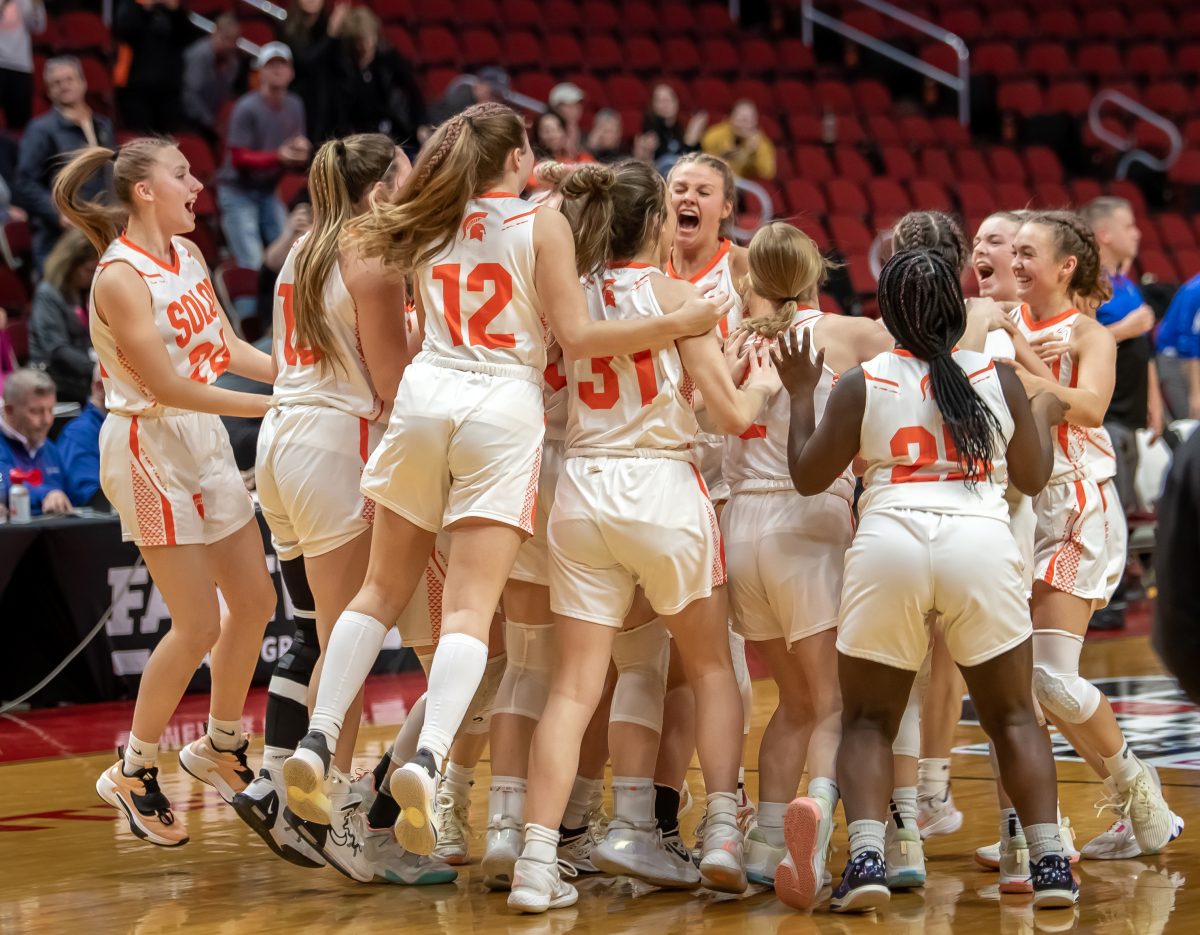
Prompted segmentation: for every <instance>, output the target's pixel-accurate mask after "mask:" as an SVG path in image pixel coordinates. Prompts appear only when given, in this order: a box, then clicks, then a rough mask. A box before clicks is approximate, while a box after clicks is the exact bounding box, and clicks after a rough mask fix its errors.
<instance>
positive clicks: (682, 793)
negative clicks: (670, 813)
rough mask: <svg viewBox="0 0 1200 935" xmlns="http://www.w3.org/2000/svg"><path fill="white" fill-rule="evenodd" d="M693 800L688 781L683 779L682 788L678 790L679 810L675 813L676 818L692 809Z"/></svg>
mask: <svg viewBox="0 0 1200 935" xmlns="http://www.w3.org/2000/svg"><path fill="white" fill-rule="evenodd" d="M694 804H695V801H694V800H693V799H692V787H691V786H689V785H688V781H687V780H686V779H685V780H684V781H683V788H682V789H680V790H679V811H678V812H677V813H676V815H675V817H676V818H682V817H683V816H684V815H686V814H687V813H688V812H690V811H691V810H692V806H693V805H694Z"/></svg>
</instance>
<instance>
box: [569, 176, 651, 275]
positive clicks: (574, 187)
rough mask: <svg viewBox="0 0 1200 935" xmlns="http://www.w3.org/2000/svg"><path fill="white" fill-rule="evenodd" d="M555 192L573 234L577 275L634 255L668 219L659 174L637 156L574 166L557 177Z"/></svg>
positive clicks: (588, 272)
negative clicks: (566, 172)
mask: <svg viewBox="0 0 1200 935" xmlns="http://www.w3.org/2000/svg"><path fill="white" fill-rule="evenodd" d="M559 192H560V193H561V194H562V197H563V208H562V210H563V214H565V215H566V218H567V220H568V221H569V222H570V224H571V230H572V232H573V233H574V235H575V266H576V271H577V272H578V273H579V275H580V276H589V275H592V274H594V273H598V272H599V271H600V270H602V269H603V268H604V265H605V264H606V263H609V262H611V261H613V260H629V259H632V258H633V257H635V256H637V255H638V254H639V253H640V252H642V249H643V248H644V247H645V246H646V243H647V241H648V240H649V239H650V237H652V236H656V235H657V233H658V231H660V230H661V229H662V225H663V223H664V222H665V221H666V218H667V199H666V189H665V187H664V185H663V181H662V178H661V176H659V174H658V173H657V172H656V171H655V170H654V167H653V166H650V165H647V164H646V163H644V162H639V161H636V160H627V161H625V162H620V163H617V164H616V165H614V166H605V165H601V164H599V163H586V164H584V165H581V166H578V167H576V168H574V169H572V170H571V172H570V174H568V175H567V176H566V177H565V178H564V179H563V180H562V181H561V183H560V184H559Z"/></svg>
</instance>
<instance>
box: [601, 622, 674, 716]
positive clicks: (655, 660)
mask: <svg viewBox="0 0 1200 935" xmlns="http://www.w3.org/2000/svg"><path fill="white" fill-rule="evenodd" d="M613 664H614V665H615V666H616V668H617V684H616V687H615V688H614V689H613V696H612V707H611V708H610V709H609V715H608V719H609V722H610V723H617V722H621V723H625V724H638V725H640V726H641V727H645V728H647V729H649V730H652V731H654V733H656V734H661V733H662V722H663V702H664V700H665V698H666V694H667V669H668V667H669V666H670V664H671V643H670V640H669V639H668V638H667V628H666V627H665V626H663V624H662V622H661V621H660V620H652V621H650V622H649V623H645V624H642V625H641V626H640V627H635V628H634V629H632V630H622V631H621V632H620V633H618V634H617V636H616V639H614V640H613Z"/></svg>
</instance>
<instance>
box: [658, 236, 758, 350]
mask: <svg viewBox="0 0 1200 935" xmlns="http://www.w3.org/2000/svg"><path fill="white" fill-rule="evenodd" d="M732 246H733V242H732V241H730V240H722V241H721V244H720V246H718V247H717V252H716V253H715V254H714V255H713V258H712V259H711V260H709V261H708V263H706V264H705V266H704V268H703V269H702V270H700V272H698V273H696V274H695V275H694V276H690V277H688V282H690V283H693V284H694V285H696V286H699V287H701V288H703V289H704V294H705V295H706V296H713V295H716V294H717V293H719V292H723V293H725V294H726V295H730V296H733V308H731V309H730V310H729V314H728V315H726V316H725V317H724V318H722V319H721V323H720V324H719V325H717V331H718V333H719V334H720V335H721V337H722V339H724V338H727V337H729V335H730V334H731V333H733V332H734V331H736V330H737V328H738V326H739V325H740V324H741V323H742V294H741V290H740V289H738V286H737V283H735V282H734V281H733V270H732V268H731V267H730V262H729V255H730V247H732ZM666 272H667V275H668V276H670V277H671V278H672V279H683V277H682V276H680V275H679V274H678V273H677V272H675V267H674V265H672V263H671V261H670V260H668V261H667V270H666Z"/></svg>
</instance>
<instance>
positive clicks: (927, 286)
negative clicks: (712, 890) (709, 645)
mask: <svg viewBox="0 0 1200 935" xmlns="http://www.w3.org/2000/svg"><path fill="white" fill-rule="evenodd" d="M879 305H880V312H881V314H882V317H883V322H884V324H885V325H886V326H887V328H888V330H889V331H890V332H891V333H892V334H893V335H894V336H895V338H896V343H897V347H896V349H895V350H894V351H891V352H888V353H885V354H880V355H879V356H878V357H875V358H873V359H872V360H870V361H868V362H867V363H866V364H864V365H863V366H862V367H861V368H859V369H856V370H852V371H850V372H849V373H846V374H845V375H843V377H842V379H841V380H839V381H838V384H837V386H836V388H835V389H834V391H833V393H832V394H830V397H829V401H828V403H827V405H826V408H825V416H824V418H823V419H822V420H821V423H820V425H819V426H817V425H816V424H815V422H816V420H815V413H814V408H813V394H814V391H815V389H816V386H817V385H818V383H819V381H820V379H821V374H822V369H821V365H822V363H823V357H824V355H822V354H819V353H818V354H817V355H816V356H815V358H814V357H813V356H812V353H811V344H812V341H811V338H810V337H809V336H807V335H806V336H805V340H804V341H803V342H802V344H801V346H800V348H799V349H798V351H797V350H796V349H795V348H794V345H792V344H791V343H790V342H789V344H788V345H784V346H781V348H780V354H781V367H782V368H783V373H784V374H785V376H784V379H785V385H786V386H787V387H788V391H789V393H791V395H792V399H793V408H792V421H791V434H790V436H789V444H788V453H789V461H790V466H791V475H792V479H793V481H794V482H795V484H796V488H797V490H799V491H800V493H802V494H811V493H815V492H817V491H820V490H822V489H824V488H825V487H827V486H828V484H829V483H830V482H831V481H832V480H833V479H835V478H836V477H837V476H838V475H839V474H840V473H841V472H842V471H844V470H845V468H846V466H847V465H848V464H849V463H850V462H851V460H853V459H854V458H855V456H856V455H857V456H858V457H860V458H861V459H862V460H863V461H865V462H866V471H865V485H866V493H865V494H864V495H863V498H862V500H861V501H860V504H859V509H860V516H861V522H860V526H859V529H858V532H857V534H856V536H855V539H854V544H853V545H852V546H851V548H850V551H849V552H848V553H847V556H846V569H845V586H844V588H843V591H842V605H841V620H840V623H839V632H838V642H837V646H838V652H839V676H840V681H841V686H842V696H843V704H844V708H845V714H844V717H843V721H842V724H843V735H842V744H841V747H840V749H839V751H838V779H839V782H840V783H841V787H842V795H843V802H844V805H845V809H846V820H847V822H848V824H849V833H850V859H849V861H848V863H847V865H846V870H845V872H844V874H843V876H842V880H841V882H840V883H839V884H838V885H837V886H836V887H835V888H834V890H833V897H832V908H833V909H834V911H838V912H847V911H864V910H868V909H873V908H877V907H880V906H883V905H886V903H887V901H888V898H889V892H888V887H887V885H886V872H885V866H884V831H885V824H884V821H883V820H882V819H883V817H884V814H885V807H886V804H887V799H888V793H889V789H890V785H889V780H890V778H891V777H890V776H889V775H888V774H889V772H890V767H891V742H892V740H893V739H894V738H895V736H896V732H897V729H898V725H899V721H900V718H901V715H902V714H903V711H904V707H905V703H906V698H907V697H908V695H909V692H910V689H911V686H912V681H913V675H914V673H915V672H916V671H917V670H918V669H919V668H920V667H921V664H922V661H923V660H924V658H925V655H926V647H927V646H928V642H929V635H928V618H929V616H930V614H931V612H932V611H933V610H934V607H935V602H936V608H937V612H938V614H939V616H940V619H941V625H942V628H943V632H944V637H945V640H946V645H947V649H948V650H949V652H950V654H951V656H952V657H953V658H954V660H955V662H956V663H957V664H958V665H959V666H960V667H961V669H962V672H963V674H964V676H965V677H966V680H967V684H968V686H969V687H970V688H971V696H972V697H973V698H974V699H975V702H976V705H977V707H978V709H979V715H980V723H981V724H982V726H983V727H984V730H985V731H986V732H987V733H988V735H989V736H990V737H991V738H992V740H993V742H994V743H995V744H996V750H997V755H998V758H999V761H1000V766H1001V769H1002V772H1003V775H1004V778H1005V785H1006V787H1007V788H1008V789H1009V790H1010V791H1012V792H1013V794H1014V798H1015V799H1016V801H1017V807H1018V812H1019V813H1020V814H1021V815H1023V816H1025V826H1026V834H1027V836H1028V838H1029V842H1030V850H1031V861H1032V863H1033V868H1034V869H1033V880H1034V905H1035V907H1043V908H1049V907H1052V906H1071V905H1073V904H1074V903H1075V902H1076V900H1077V899H1078V888H1077V886H1076V885H1075V883H1074V882H1073V880H1072V878H1071V866H1070V863H1069V861H1068V860H1067V858H1066V856H1065V855H1064V854H1063V847H1062V842H1061V841H1060V839H1059V834H1058V823H1057V821H1056V820H1055V806H1054V761H1053V758H1052V755H1051V752H1050V744H1049V742H1048V740H1047V738H1046V735H1045V734H1044V733H1043V732H1042V731H1041V730H1040V729H1039V727H1038V723H1037V718H1036V716H1035V714H1034V710H1033V702H1032V698H1031V697H1030V693H1029V691H1028V688H1027V686H1028V685H1029V682H1030V678H1031V674H1030V658H1031V650H1030V629H1031V628H1030V624H1029V615H1028V612H1027V610H1026V606H1025V601H1024V594H1023V593H1022V589H1021V574H1020V555H1019V553H1018V551H1017V547H1016V544H1015V543H1014V541H1013V539H1012V535H1011V533H1010V532H1009V530H1008V510H1007V507H1006V506H1005V504H1004V486H1003V485H1004V481H1005V478H1006V475H1007V476H1009V477H1011V480H1012V481H1013V482H1014V483H1015V484H1017V485H1018V486H1019V487H1021V488H1022V489H1023V490H1025V491H1028V492H1030V493H1033V492H1035V491H1037V490H1038V488H1039V487H1040V486H1041V485H1042V484H1044V483H1045V481H1046V478H1047V477H1048V476H1049V473H1050V466H1051V460H1052V455H1051V451H1050V427H1051V426H1052V425H1054V424H1055V423H1056V422H1057V421H1058V420H1059V419H1060V418H1061V415H1062V410H1063V407H1062V405H1061V404H1060V403H1059V401H1058V400H1057V399H1056V398H1055V397H1054V396H1053V395H1051V394H1042V395H1041V396H1039V397H1038V398H1037V399H1036V400H1035V401H1034V402H1033V404H1032V405H1031V404H1030V402H1029V401H1028V398H1027V397H1026V395H1025V392H1024V391H1023V389H1022V387H1021V384H1020V381H1019V380H1018V379H1017V378H1016V376H1015V375H1014V374H1012V373H1011V372H1010V371H1009V370H1007V369H1002V368H998V367H997V366H996V364H995V363H994V362H993V361H992V360H990V359H989V358H987V357H985V356H983V355H982V354H979V353H976V352H972V351H961V350H954V347H955V344H956V342H957V341H958V340H959V339H960V338H961V337H962V334H963V331H964V330H965V328H966V308H965V303H964V302H963V297H962V290H961V287H960V285H959V279H958V270H957V269H955V268H954V267H953V266H952V265H951V264H949V263H947V262H946V261H945V260H944V259H943V258H942V256H941V255H940V254H939V253H936V252H934V251H926V250H906V251H901V252H899V253H897V254H896V255H895V256H894V257H892V259H891V260H889V261H888V263H887V265H886V266H885V267H884V269H883V272H882V274H881V275H880V280H879ZM915 481H922V483H916V482H915ZM980 581H986V582H988V584H987V587H986V589H985V590H980V589H979V584H978V582H980ZM897 602H899V604H898V603H897ZM885 607H886V610H885ZM881 621H886V623H881ZM787 823H788V826H787V839H788V848H789V852H790V856H791V857H792V859H793V861H794V864H795V866H796V869H797V883H798V892H799V894H800V895H801V896H802V897H803V899H802V900H801V903H802V904H804V903H807V904H808V905H811V904H812V901H813V900H815V898H816V894H817V890H818V888H819V887H820V881H819V880H818V879H816V878H815V877H814V875H813V874H811V873H805V872H804V870H805V868H806V867H810V866H811V855H812V851H813V849H814V846H815V844H816V843H817V837H816V822H815V821H814V820H813V810H812V808H811V806H807V805H806V803H805V802H804V800H798V801H797V802H796V803H794V804H793V805H792V806H791V807H790V808H789V810H788V816H787Z"/></svg>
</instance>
